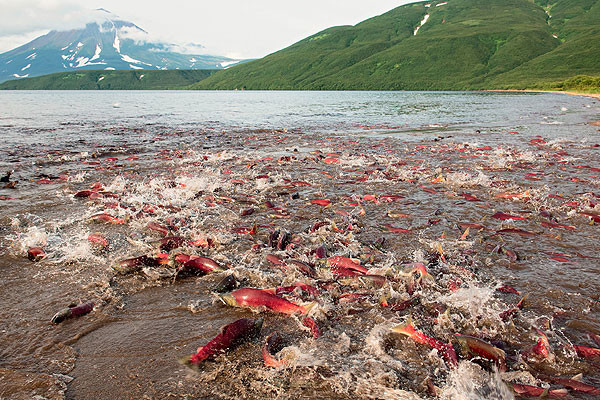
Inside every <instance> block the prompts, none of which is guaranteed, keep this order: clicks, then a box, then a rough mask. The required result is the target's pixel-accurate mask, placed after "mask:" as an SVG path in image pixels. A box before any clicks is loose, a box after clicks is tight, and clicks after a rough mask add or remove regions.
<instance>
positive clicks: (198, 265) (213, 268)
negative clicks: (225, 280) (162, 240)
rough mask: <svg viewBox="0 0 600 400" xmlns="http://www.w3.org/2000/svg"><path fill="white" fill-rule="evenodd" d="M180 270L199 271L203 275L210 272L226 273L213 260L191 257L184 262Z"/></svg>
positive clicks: (224, 269)
mask: <svg viewBox="0 0 600 400" xmlns="http://www.w3.org/2000/svg"><path fill="white" fill-rule="evenodd" d="M182 268H185V269H188V270H194V271H200V272H203V273H205V274H208V273H210V272H221V271H226V270H227V268H225V267H223V266H221V265H219V263H217V262H216V261H215V260H213V259H212V258H208V257H201V256H200V257H193V258H190V259H189V260H188V261H186V262H184V263H183V265H182Z"/></svg>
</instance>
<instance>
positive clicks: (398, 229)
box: [383, 224, 413, 233]
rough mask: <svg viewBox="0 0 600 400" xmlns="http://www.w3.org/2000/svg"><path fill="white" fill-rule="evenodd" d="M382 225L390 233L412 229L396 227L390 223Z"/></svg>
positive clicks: (408, 231)
mask: <svg viewBox="0 0 600 400" xmlns="http://www.w3.org/2000/svg"><path fill="white" fill-rule="evenodd" d="M383 227H384V228H385V229H386V230H387V231H388V232H390V233H412V232H413V230H412V229H405V228H398V227H395V226H392V225H390V224H386V225H384V226H383Z"/></svg>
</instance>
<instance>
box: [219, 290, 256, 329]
mask: <svg viewBox="0 0 600 400" xmlns="http://www.w3.org/2000/svg"><path fill="white" fill-rule="evenodd" d="M219 298H220V299H221V301H222V302H223V303H224V304H226V305H228V306H231V307H237V306H238V303H237V300H236V299H235V297H233V295H232V294H231V293H226V294H220V295H219ZM261 326H262V322H261Z"/></svg>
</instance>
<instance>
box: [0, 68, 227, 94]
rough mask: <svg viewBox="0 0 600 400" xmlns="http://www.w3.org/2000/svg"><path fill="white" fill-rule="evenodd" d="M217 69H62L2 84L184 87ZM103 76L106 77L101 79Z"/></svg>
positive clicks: (32, 87) (46, 87)
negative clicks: (71, 70)
mask: <svg viewBox="0 0 600 400" xmlns="http://www.w3.org/2000/svg"><path fill="white" fill-rule="evenodd" d="M214 72H215V70H167V71H159V70H135V71H130V70H128V71H106V70H98V71H77V72H60V73H56V74H50V75H44V76H38V77H35V78H25V79H17V80H13V81H8V82H4V83H3V84H0V89H5V90H11V89H17V90H103V89H113V90H151V89H152V90H161V89H182V88H185V87H187V86H189V85H191V84H192V83H194V82H198V81H200V80H202V79H206V78H207V77H209V76H210V75H212V74H213V73H214ZM142 75H143V77H142V78H141V79H140V77H141V76H142ZM101 77H104V79H102V80H100V81H99V79H100V78H101Z"/></svg>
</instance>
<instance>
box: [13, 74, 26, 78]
mask: <svg viewBox="0 0 600 400" xmlns="http://www.w3.org/2000/svg"><path fill="white" fill-rule="evenodd" d="M12 76H14V77H15V78H27V77H28V76H29V74H25V75H19V74H12Z"/></svg>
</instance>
